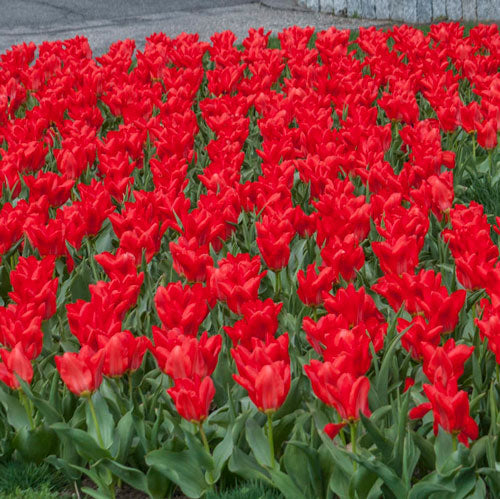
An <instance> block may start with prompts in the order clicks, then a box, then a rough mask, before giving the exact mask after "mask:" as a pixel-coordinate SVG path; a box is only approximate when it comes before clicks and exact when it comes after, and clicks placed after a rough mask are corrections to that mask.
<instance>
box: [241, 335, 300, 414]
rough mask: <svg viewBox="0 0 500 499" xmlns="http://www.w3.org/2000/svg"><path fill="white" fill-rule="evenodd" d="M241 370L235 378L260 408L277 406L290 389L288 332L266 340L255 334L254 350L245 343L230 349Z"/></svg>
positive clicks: (261, 409)
mask: <svg viewBox="0 0 500 499" xmlns="http://www.w3.org/2000/svg"><path fill="white" fill-rule="evenodd" d="M231 355H232V356H233V359H234V361H235V363H236V367H237V369H238V374H237V375H236V374H233V379H234V380H235V381H236V382H237V383H238V384H240V385H241V386H242V387H243V388H245V389H246V390H247V391H248V395H249V397H250V400H251V401H252V402H253V403H254V404H255V405H256V406H257V409H259V411H262V412H264V413H266V414H270V413H271V414H272V413H273V412H275V411H276V410H278V409H279V408H280V407H281V405H282V404H283V402H284V401H285V399H286V396H287V395H288V392H289V390H290V358H289V356H288V333H285V334H282V335H281V336H280V337H279V338H278V339H277V340H270V341H268V342H267V343H264V342H263V341H262V340H258V339H256V338H254V339H253V340H252V348H251V350H249V349H247V348H245V347H244V346H242V345H239V346H237V347H236V348H233V349H232V350H231Z"/></svg>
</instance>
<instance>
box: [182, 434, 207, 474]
mask: <svg viewBox="0 0 500 499" xmlns="http://www.w3.org/2000/svg"><path fill="white" fill-rule="evenodd" d="M184 438H185V439H186V443H187V446H188V448H189V450H190V451H191V455H192V456H193V458H194V459H196V462H197V463H198V464H199V466H200V467H201V468H203V469H205V470H209V471H212V470H213V469H214V460H213V458H212V456H211V455H210V454H209V453H208V452H207V451H206V449H205V447H203V444H202V443H201V441H200V438H201V437H198V436H196V435H193V434H192V433H190V432H188V431H186V432H184Z"/></svg>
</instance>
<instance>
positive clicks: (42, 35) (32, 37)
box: [0, 0, 385, 55]
mask: <svg viewBox="0 0 500 499" xmlns="http://www.w3.org/2000/svg"><path fill="white" fill-rule="evenodd" d="M0 9H1V10H0V11H1V13H2V15H1V16H0V53H3V52H5V51H6V50H8V49H9V48H10V47H11V46H12V45H16V44H19V43H22V42H29V41H33V42H35V43H41V42H42V41H45V40H65V39H68V38H73V37H75V36H77V35H80V36H85V37H87V38H88V40H89V43H90V46H91V48H92V50H93V52H94V55H101V54H103V53H105V52H107V50H108V48H109V46H110V45H111V43H113V42H115V41H117V40H123V39H125V38H133V39H135V40H136V43H137V48H138V49H142V48H143V47H144V39H145V37H147V36H149V35H150V34H152V33H155V32H163V33H165V34H166V35H168V36H170V37H174V36H176V35H178V34H179V33H182V32H187V33H195V32H196V33H199V35H200V38H201V39H202V40H207V41H208V40H209V39H210V36H211V35H212V34H213V33H215V32H218V31H223V30H226V29H230V30H232V31H233V32H234V33H235V34H236V36H237V37H238V39H240V40H241V39H243V38H245V36H246V35H247V33H248V29H249V28H258V27H260V26H264V28H265V29H266V30H272V31H273V32H278V31H280V30H282V29H283V28H285V27H287V26H291V25H298V26H316V27H317V29H326V28H327V27H329V26H331V25H332V24H333V25H335V26H337V27H338V28H353V27H357V26H359V25H365V26H369V25H373V24H378V25H382V24H385V23H384V22H383V21H382V22H381V21H373V20H366V21H363V20H361V19H344V18H338V17H333V16H332V15H331V14H327V13H314V12H307V11H304V9H302V8H300V7H298V6H297V4H296V2H295V0H263V1H262V2H260V1H258V0H177V1H176V0H0Z"/></svg>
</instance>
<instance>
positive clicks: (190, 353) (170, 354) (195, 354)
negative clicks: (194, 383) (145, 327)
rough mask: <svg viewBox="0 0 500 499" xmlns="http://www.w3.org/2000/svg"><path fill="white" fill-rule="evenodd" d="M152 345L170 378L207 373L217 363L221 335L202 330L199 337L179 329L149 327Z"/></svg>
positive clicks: (154, 353)
mask: <svg viewBox="0 0 500 499" xmlns="http://www.w3.org/2000/svg"><path fill="white" fill-rule="evenodd" d="M153 338H154V341H155V347H152V348H151V351H152V353H153V355H154V356H155V357H156V360H157V362H158V365H159V367H160V369H161V370H162V371H163V372H164V373H165V374H168V375H169V376H170V377H171V378H172V379H173V380H176V379H179V378H189V379H193V378H194V377H196V376H198V377H199V378H204V377H206V376H210V375H211V374H212V373H213V372H214V370H215V367H216V366H217V360H218V357H219V352H220V349H221V346H222V337H221V336H220V335H214V336H211V337H208V333H207V332H206V331H204V332H203V334H202V335H201V337H200V339H199V340H198V339H196V338H194V337H192V336H186V335H184V334H182V333H181V332H180V330H175V329H173V330H170V331H163V330H161V329H159V328H157V327H153Z"/></svg>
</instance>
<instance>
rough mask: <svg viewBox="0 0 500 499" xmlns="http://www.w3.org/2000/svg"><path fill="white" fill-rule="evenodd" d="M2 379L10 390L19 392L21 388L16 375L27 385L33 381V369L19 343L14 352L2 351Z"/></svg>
mask: <svg viewBox="0 0 500 499" xmlns="http://www.w3.org/2000/svg"><path fill="white" fill-rule="evenodd" d="M0 356H1V358H2V362H0V379H1V380H2V381H3V382H4V383H5V384H6V385H7V386H9V387H10V388H12V389H14V390H18V389H19V388H20V384H19V381H18V380H17V378H16V374H17V375H18V376H19V377H20V378H21V379H22V380H23V381H26V383H28V384H29V383H31V380H32V379H33V367H32V365H31V362H30V360H29V359H28V357H27V356H26V354H25V353H24V351H23V348H22V346H21V343H18V344H17V345H16V346H15V347H14V348H13V349H12V350H10V351H9V350H7V349H5V348H1V349H0Z"/></svg>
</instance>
